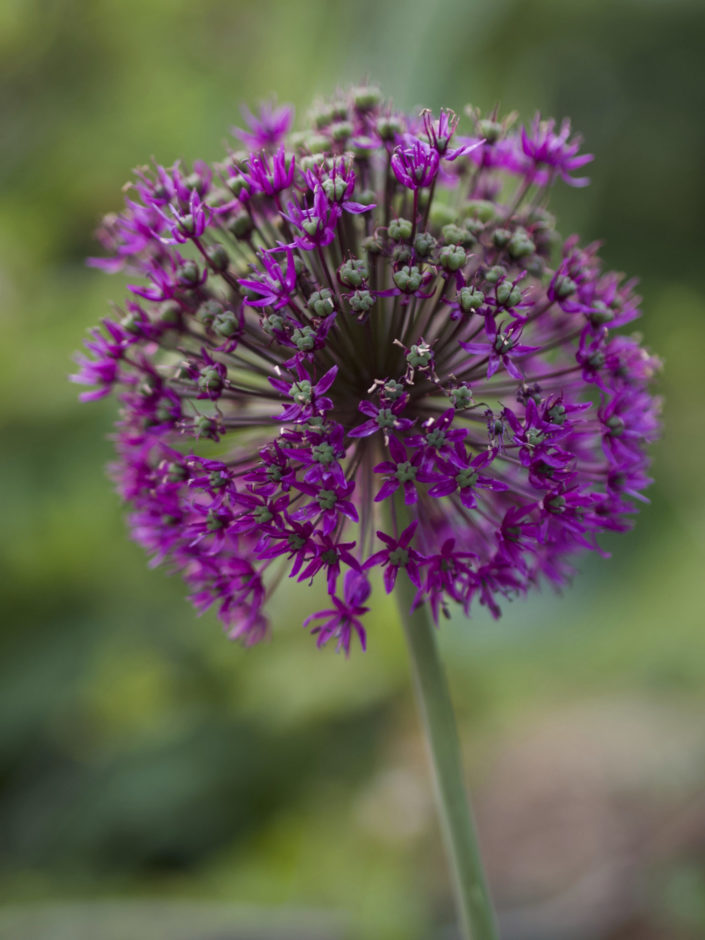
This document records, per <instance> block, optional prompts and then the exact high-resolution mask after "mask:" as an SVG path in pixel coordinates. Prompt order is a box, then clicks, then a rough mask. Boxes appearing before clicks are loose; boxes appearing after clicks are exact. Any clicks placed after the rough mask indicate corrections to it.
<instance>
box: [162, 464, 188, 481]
mask: <svg viewBox="0 0 705 940" xmlns="http://www.w3.org/2000/svg"><path fill="white" fill-rule="evenodd" d="M166 478H167V480H168V481H169V483H183V482H184V480H188V470H187V469H186V467H185V466H184V465H183V464H182V463H176V462H175V461H172V462H170V463H169V464H168V465H167V474H166Z"/></svg>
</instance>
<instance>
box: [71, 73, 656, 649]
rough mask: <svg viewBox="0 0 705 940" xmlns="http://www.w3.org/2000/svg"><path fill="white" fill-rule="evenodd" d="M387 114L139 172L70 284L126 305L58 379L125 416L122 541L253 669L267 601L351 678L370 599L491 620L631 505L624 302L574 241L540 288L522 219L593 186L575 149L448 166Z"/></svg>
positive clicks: (451, 117)
mask: <svg viewBox="0 0 705 940" xmlns="http://www.w3.org/2000/svg"><path fill="white" fill-rule="evenodd" d="M380 101H381V95H380V94H379V93H378V92H375V93H371V92H370V90H369V89H367V90H366V89H362V90H360V89H357V90H352V91H351V92H350V93H349V94H347V95H346V96H345V97H344V98H341V97H340V96H339V97H338V98H337V99H336V101H335V103H334V104H333V105H331V107H330V108H326V109H323V110H322V111H321V113H320V114H319V115H318V116H317V118H316V124H315V128H312V129H310V131H309V132H304V133H300V134H298V135H296V136H294V135H291V136H290V135H289V130H290V125H291V121H292V116H293V111H292V109H291V108H289V107H287V106H281V107H279V106H275V105H274V104H267V105H264V106H263V107H262V109H261V110H260V111H259V112H258V113H257V114H251V113H250V112H248V111H245V112H244V116H245V121H246V124H247V129H246V130H236V131H235V134H236V136H237V137H238V138H239V140H240V141H241V142H242V143H243V144H244V146H245V147H246V148H247V151H248V152H247V153H246V154H244V155H243V154H241V153H230V154H228V155H227V159H226V162H225V163H217V164H214V166H211V165H209V164H207V163H204V162H202V161H197V162H196V163H194V164H193V166H191V167H188V166H186V165H185V164H182V163H180V162H176V163H174V164H173V165H172V166H170V167H164V166H160V165H154V166H153V167H151V168H148V169H141V170H139V171H138V173H137V176H136V180H135V184H134V187H133V188H132V189H131V190H130V192H129V197H128V198H127V199H126V200H125V205H124V207H123V209H122V211H120V212H118V213H115V214H111V215H110V216H108V217H107V218H106V220H105V221H104V223H103V225H102V227H101V229H100V231H99V233H98V235H99V239H100V241H101V244H102V245H103V248H104V249H105V252H106V255H107V257H104V258H100V259H92V260H91V261H89V263H90V264H92V265H94V266H96V267H100V268H102V269H104V270H106V271H117V270H124V271H126V272H127V273H128V275H129V280H130V285H129V287H128V291H129V293H128V298H127V301H126V303H125V305H124V308H123V309H122V310H120V312H119V313H117V314H116V315H115V316H113V317H111V318H108V319H106V320H104V321H103V325H102V328H100V329H97V330H94V331H92V332H91V334H90V336H89V338H88V340H87V342H86V351H85V353H84V354H82V355H80V356H79V357H78V368H77V371H76V374H74V375H72V376H71V378H72V380H73V381H76V382H78V383H80V384H82V385H85V386H87V389H86V390H85V391H83V392H82V393H81V395H80V397H81V399H83V400H92V399H99V398H103V397H105V396H106V395H108V394H110V393H111V392H114V393H115V395H116V398H117V399H118V401H119V404H120V406H121V414H120V418H119V421H118V424H117V430H116V434H115V444H116V451H117V459H116V462H115V464H114V465H113V466H112V467H111V474H112V476H113V478H114V479H115V484H116V487H117V489H118V492H119V494H120V496H121V498H123V499H124V500H125V501H126V502H128V503H129V505H130V512H129V525H130V528H131V530H132V534H133V537H134V538H135V540H136V541H137V542H139V543H140V544H141V545H142V546H143V547H144V548H145V549H146V551H147V552H148V553H149V555H150V558H151V563H152V564H158V563H160V562H163V563H165V564H167V565H169V567H170V568H172V569H174V570H177V571H180V572H181V574H182V576H183V578H184V580H185V581H186V583H187V585H188V590H189V593H190V596H191V600H192V602H193V604H194V605H195V607H196V609H197V610H198V611H199V612H201V611H204V610H206V609H208V608H210V607H213V608H214V609H216V610H217V612H218V615H219V617H220V619H221V620H222V623H223V625H224V628H225V631H226V633H227V635H228V636H229V637H232V638H234V639H238V640H240V641H242V642H243V643H245V644H250V643H254V642H257V641H259V640H261V639H262V638H263V637H265V636H266V635H268V624H267V619H266V615H265V612H266V606H267V600H268V596H269V595H270V594H271V592H272V591H273V589H274V587H275V585H276V584H277V583H279V581H280V580H281V578H282V576H285V575H288V576H289V579H290V581H289V583H290V584H291V586H292V589H296V588H297V587H298V588H300V589H301V590H302V591H306V590H307V588H308V584H310V583H311V582H317V583H318V584H321V585H322V586H324V587H325V588H326V589H327V591H328V594H329V596H330V600H329V602H328V603H327V604H326V605H325V606H324V608H323V609H322V610H320V611H318V612H316V613H312V614H311V615H310V616H308V617H306V618H305V621H304V622H305V625H306V626H307V627H310V628H311V632H312V633H313V634H314V635H315V636H316V637H317V644H318V646H324V645H326V644H327V643H328V642H329V641H331V640H332V641H333V642H334V645H335V646H336V647H337V648H338V649H340V650H343V651H344V652H345V653H346V655H347V654H348V653H349V651H350V648H351V646H352V644H353V642H354V641H357V642H359V643H360V645H361V646H362V647H363V648H364V647H365V644H366V633H365V628H364V626H363V620H364V617H365V615H366V613H367V610H368V604H367V602H368V598H369V596H370V592H371V588H372V586H373V585H374V583H375V576H374V575H373V572H377V577H379V576H380V575H381V578H382V580H383V583H384V586H385V588H386V590H387V592H391V591H393V590H394V589H395V584H396V582H397V578H402V579H405V578H408V579H409V580H410V582H411V584H413V585H414V587H415V589H416V593H415V598H414V605H420V604H428V606H429V609H430V611H431V614H432V616H433V618H434V619H435V620H436V622H437V621H438V619H439V617H440V615H441V614H443V615H445V614H447V613H448V612H449V610H450V607H451V605H457V606H458V607H459V608H460V609H461V610H463V611H464V612H465V613H468V612H470V611H471V609H472V606H473V604H474V603H475V602H478V603H479V604H481V605H483V606H486V607H487V608H488V609H489V610H490V612H491V613H492V614H493V616H498V615H499V611H500V608H499V603H500V601H501V600H502V599H505V598H507V599H508V598H513V597H515V596H517V595H521V594H524V593H525V592H526V591H528V590H529V588H532V587H534V586H535V585H536V584H537V583H538V582H540V581H541V580H542V579H544V580H548V581H551V582H553V583H555V584H563V583H565V581H566V579H567V577H568V576H569V574H570V573H571V572H572V570H573V569H572V565H571V558H572V556H573V555H574V554H576V553H578V552H581V551H584V550H592V551H598V552H601V549H600V546H599V538H600V535H601V533H604V532H620V531H624V530H626V529H628V528H629V527H630V526H631V525H632V523H633V516H634V510H635V506H637V505H638V504H639V503H640V502H643V501H645V499H646V497H645V496H644V494H643V491H644V489H645V488H646V487H648V485H649V484H650V482H651V481H650V478H649V475H648V472H647V471H648V463H649V462H648V456H647V444H648V443H649V442H650V441H652V440H654V439H655V438H656V437H657V435H658V432H659V401H658V399H657V398H655V397H654V396H653V394H652V393H651V391H650V384H651V382H652V380H653V377H654V375H655V374H656V373H657V372H658V369H659V367H660V363H659V362H658V360H657V359H656V358H655V357H653V356H652V355H651V354H650V353H648V352H647V351H646V350H645V349H644V348H643V346H642V345H641V342H640V340H639V339H638V338H636V337H633V336H630V335H628V334H625V333H624V332H620V331H621V330H623V328H624V327H628V326H629V325H630V324H631V323H632V321H633V320H635V319H636V318H637V317H638V315H639V298H638V297H637V296H636V294H635V292H634V287H635V284H634V281H633V280H629V279H625V278H623V277H622V276H621V275H618V274H616V273H614V272H611V271H609V270H605V269H604V266H603V264H602V262H601V260H600V258H599V252H598V245H597V244H591V245H587V246H581V245H580V243H579V240H578V238H577V236H571V237H570V238H568V239H567V240H566V241H565V242H564V243H563V248H562V252H561V253H560V256H559V257H558V259H557V260H556V259H554V257H553V252H552V246H553V245H554V244H555V243H556V240H557V238H558V236H557V234H556V233H555V231H554V230H553V229H552V222H551V221H550V217H549V216H548V215H547V214H542V215H541V216H540V218H539V217H538V216H537V215H536V213H535V211H534V206H535V205H537V204H545V202H546V200H547V196H548V189H549V187H550V186H551V185H552V184H553V183H554V182H555V181H556V180H557V179H559V178H560V179H563V180H564V181H565V182H567V183H568V184H569V185H573V186H575V185H582V184H583V183H584V182H586V181H584V180H582V179H580V178H575V177H574V176H573V174H574V172H575V171H577V170H579V169H580V168H581V167H582V166H583V165H584V164H585V163H587V162H588V160H589V159H591V158H590V157H589V156H588V155H585V154H580V152H579V149H580V140H579V138H577V137H574V136H573V135H572V133H571V130H570V125H569V124H568V123H567V122H564V123H563V124H561V125H560V126H559V127H557V126H556V124H555V123H554V122H552V121H545V122H544V121H541V120H540V119H539V118H538V117H537V118H536V119H535V120H534V121H533V123H532V124H531V125H530V126H529V127H528V128H525V129H524V130H523V131H521V132H520V133H517V132H514V131H512V130H511V128H510V125H511V120H509V119H508V120H501V119H500V118H499V117H498V116H497V114H496V113H493V114H491V115H490V116H489V117H487V118H481V117H480V116H479V114H478V113H477V112H475V111H471V112H470V114H471V120H472V124H471V126H470V127H469V128H468V133H467V134H466V136H462V134H459V133H458V129H459V121H458V118H457V117H456V115H455V114H454V113H453V112H451V111H449V110H447V109H442V110H441V111H440V113H439V114H438V116H437V117H434V116H433V115H432V114H431V112H429V111H425V112H422V114H421V115H420V116H418V117H407V116H405V115H403V114H399V113H396V112H394V111H393V110H392V109H391V108H389V107H388V106H387V105H384V106H382V105H381V104H380ZM216 167H217V169H216ZM508 177H518V181H517V180H516V179H515V180H514V181H513V184H512V182H511V180H510V181H509V185H507V178H508ZM218 180H220V181H221V183H222V184H224V185H225V186H227V191H225V190H224V189H223V188H222V187H221V185H219V184H217V181H218ZM214 181H215V183H214ZM529 191H531V192H532V199H535V202H531V204H530V205H528V206H525V205H524V197H525V196H526V194H527V192H529ZM505 193H509V196H508V197H506V198H505V195H504V194H505ZM450 206H457V207H458V211H457V214H456V215H455V216H453V215H452V213H451V214H450V215H449V212H450V210H449V208H448V207H450ZM437 209H442V210H443V211H442V212H441V211H436V210H437ZM368 576H369V577H370V581H369V582H368Z"/></svg>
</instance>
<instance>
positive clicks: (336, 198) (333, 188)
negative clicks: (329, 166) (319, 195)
mask: <svg viewBox="0 0 705 940" xmlns="http://www.w3.org/2000/svg"><path fill="white" fill-rule="evenodd" d="M321 186H322V188H323V192H324V193H325V194H326V196H327V197H328V198H329V199H330V200H331V202H340V201H341V200H342V198H343V196H344V195H345V190H346V189H347V183H346V182H345V180H344V179H343V178H342V176H336V177H334V178H333V179H330V178H329V179H325V180H323V182H322V183H321Z"/></svg>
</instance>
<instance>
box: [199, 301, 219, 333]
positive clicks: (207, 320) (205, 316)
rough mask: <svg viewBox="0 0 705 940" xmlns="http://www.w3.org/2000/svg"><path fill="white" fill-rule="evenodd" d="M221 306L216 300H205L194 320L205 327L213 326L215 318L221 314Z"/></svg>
mask: <svg viewBox="0 0 705 940" xmlns="http://www.w3.org/2000/svg"><path fill="white" fill-rule="evenodd" d="M223 312H224V311H223V305H222V304H219V303H218V301H217V300H206V301H204V303H202V304H201V306H200V307H199V308H198V310H197V311H196V319H197V320H198V321H199V323H202V324H203V325H204V326H205V327H209V326H212V325H213V321H214V320H215V318H216V317H217V316H218V315H219V314H221V313H223Z"/></svg>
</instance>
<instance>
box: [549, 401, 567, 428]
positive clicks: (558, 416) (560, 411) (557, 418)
mask: <svg viewBox="0 0 705 940" xmlns="http://www.w3.org/2000/svg"><path fill="white" fill-rule="evenodd" d="M547 417H548V420H549V421H550V422H551V424H557V425H559V426H560V427H562V426H563V425H564V424H565V420H566V412H565V405H564V404H563V402H560V401H557V402H556V404H555V405H552V406H551V407H550V408H549V409H548V415H547Z"/></svg>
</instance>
